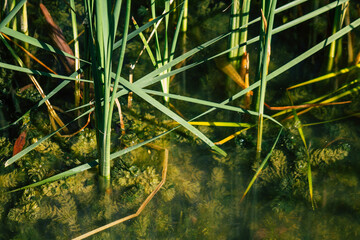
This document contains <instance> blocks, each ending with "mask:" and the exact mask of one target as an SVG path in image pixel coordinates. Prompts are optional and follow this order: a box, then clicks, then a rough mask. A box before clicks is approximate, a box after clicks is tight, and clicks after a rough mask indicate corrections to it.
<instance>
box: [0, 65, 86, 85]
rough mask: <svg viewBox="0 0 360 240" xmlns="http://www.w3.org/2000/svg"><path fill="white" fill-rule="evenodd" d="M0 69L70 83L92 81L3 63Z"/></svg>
mask: <svg viewBox="0 0 360 240" xmlns="http://www.w3.org/2000/svg"><path fill="white" fill-rule="evenodd" d="M0 68H5V69H9V70H13V71H17V72H23V73H27V74H33V75H40V76H46V77H52V78H58V79H64V80H72V81H78V80H80V81H82V82H92V81H90V80H86V79H77V78H76V77H69V76H64V75H57V74H53V73H48V72H42V71H38V70H34V69H29V68H26V67H19V66H16V65H12V64H8V63H3V62H0Z"/></svg>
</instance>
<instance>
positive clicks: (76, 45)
mask: <svg viewBox="0 0 360 240" xmlns="http://www.w3.org/2000/svg"><path fill="white" fill-rule="evenodd" d="M70 8H71V9H70V14H71V23H72V31H73V38H74V55H75V57H76V58H77V59H75V71H77V70H78V69H79V68H80V47H79V41H78V29H77V22H76V13H75V10H76V9H75V2H74V0H70ZM76 78H80V75H78V76H76ZM74 92H75V94H74V95H75V107H78V106H80V95H81V94H80V81H75V90H74Z"/></svg>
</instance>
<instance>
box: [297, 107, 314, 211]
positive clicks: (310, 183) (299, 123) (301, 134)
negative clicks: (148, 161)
mask: <svg viewBox="0 0 360 240" xmlns="http://www.w3.org/2000/svg"><path fill="white" fill-rule="evenodd" d="M292 111H293V114H294V120H295V125H296V126H297V129H298V132H299V135H300V138H301V140H302V142H303V144H304V147H305V150H306V156H307V159H306V160H307V177H308V184H309V194H310V201H311V206H312V208H313V209H315V204H314V193H313V182H312V173H311V163H310V154H309V149H308V146H307V144H306V139H305V135H304V132H303V129H302V124H301V121H300V119H299V117H298V115H297V113H296V110H295V109H293V110H292Z"/></svg>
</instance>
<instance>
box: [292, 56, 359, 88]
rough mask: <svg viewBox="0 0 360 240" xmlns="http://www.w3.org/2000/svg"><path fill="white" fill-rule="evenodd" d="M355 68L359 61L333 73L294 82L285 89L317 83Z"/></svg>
mask: <svg viewBox="0 0 360 240" xmlns="http://www.w3.org/2000/svg"><path fill="white" fill-rule="evenodd" d="M357 68H360V63H359V64H357V65H355V66H351V67H347V68H343V69H341V70H339V71H337V72H333V73H328V74H325V75H323V76H320V77H317V78H314V79H311V80H308V81H305V82H302V83H299V84H296V85H294V86H291V87H289V88H287V90H290V89H294V88H298V87H302V86H305V85H309V84H313V83H317V82H321V81H324V80H326V79H329V78H333V77H336V76H339V75H341V74H345V73H348V72H350V71H352V70H354V69H357Z"/></svg>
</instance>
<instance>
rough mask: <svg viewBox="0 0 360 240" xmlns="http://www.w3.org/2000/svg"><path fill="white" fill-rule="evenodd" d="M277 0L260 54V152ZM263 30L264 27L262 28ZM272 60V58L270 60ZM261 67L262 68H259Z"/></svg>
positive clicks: (258, 150)
mask: <svg viewBox="0 0 360 240" xmlns="http://www.w3.org/2000/svg"><path fill="white" fill-rule="evenodd" d="M276 2H277V0H273V1H271V3H270V5H269V9H268V11H269V17H267V19H266V20H267V22H268V25H267V30H266V32H265V41H264V43H263V44H262V45H263V47H262V48H261V50H262V52H261V53H260V55H261V56H262V60H261V62H260V63H261V64H262V66H261V74H260V73H258V74H257V76H261V81H260V98H259V103H258V104H259V121H258V138H257V145H256V151H257V152H258V153H259V152H261V143H262V133H263V115H264V102H265V95H266V81H267V78H266V75H267V72H268V60H267V59H268V58H270V48H271V47H270V46H271V35H272V29H273V24H274V15H275V7H276ZM262 30H263V29H262ZM269 61H270V60H269ZM259 69H260V68H259Z"/></svg>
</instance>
